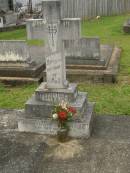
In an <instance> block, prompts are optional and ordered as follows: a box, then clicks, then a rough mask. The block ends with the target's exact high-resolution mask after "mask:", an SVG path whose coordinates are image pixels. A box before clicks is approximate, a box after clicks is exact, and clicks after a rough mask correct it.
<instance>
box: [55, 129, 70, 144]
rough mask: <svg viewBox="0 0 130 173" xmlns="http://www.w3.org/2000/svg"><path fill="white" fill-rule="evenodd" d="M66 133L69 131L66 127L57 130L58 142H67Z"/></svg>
mask: <svg viewBox="0 0 130 173" xmlns="http://www.w3.org/2000/svg"><path fill="white" fill-rule="evenodd" d="M68 133H69V129H68V128H59V129H58V131H57V139H58V141H59V142H67V141H68V140H69V137H68Z"/></svg>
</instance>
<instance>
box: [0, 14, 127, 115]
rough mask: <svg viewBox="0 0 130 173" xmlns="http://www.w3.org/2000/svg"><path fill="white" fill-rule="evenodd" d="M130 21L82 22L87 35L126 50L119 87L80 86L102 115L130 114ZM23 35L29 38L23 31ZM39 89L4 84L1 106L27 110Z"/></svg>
mask: <svg viewBox="0 0 130 173" xmlns="http://www.w3.org/2000/svg"><path fill="white" fill-rule="evenodd" d="M127 18H130V15H129V14H126V15H121V16H111V17H101V18H100V19H99V20H96V19H92V20H88V21H84V22H83V23H82V34H83V35H84V36H99V37H100V40H101V43H104V44H108V43H109V44H115V45H117V46H119V47H121V48H122V50H123V51H122V56H121V60H120V72H119V77H118V79H119V82H118V83H117V84H89V83H82V84H79V90H80V91H85V92H88V95H89V100H91V101H93V102H96V112H97V113H99V114H113V115H119V114H124V115H130V34H124V33H123V31H122V25H123V23H124V21H125V20H126V19H127ZM22 32H24V31H22ZM19 36H20V37H21V36H22V37H23V38H24V37H25V36H24V35H22V33H21V32H20V33H19ZM10 38H11V36H10ZM17 38H18V35H17ZM0 39H1V33H0ZM2 39H3V38H2ZM36 87H37V86H36V85H26V86H22V87H14V88H10V87H4V86H1V85H0V107H1V108H23V107H24V103H25V102H26V100H27V98H29V97H30V96H31V95H32V93H33V92H34V90H35V88H36Z"/></svg>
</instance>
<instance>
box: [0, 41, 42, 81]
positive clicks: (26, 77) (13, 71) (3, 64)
mask: <svg viewBox="0 0 130 173" xmlns="http://www.w3.org/2000/svg"><path fill="white" fill-rule="evenodd" d="M35 58H36V57H35ZM43 70H44V63H38V62H37V61H36V60H34V59H32V57H31V56H30V49H29V47H28V45H27V43H26V41H21V40H17V41H14V40H6V41H0V81H1V82H4V83H7V84H15V83H17V84H19V83H30V82H31V83H32V82H36V83H37V82H38V81H40V80H41V79H42V72H43Z"/></svg>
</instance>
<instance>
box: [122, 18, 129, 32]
mask: <svg viewBox="0 0 130 173" xmlns="http://www.w3.org/2000/svg"><path fill="white" fill-rule="evenodd" d="M123 31H124V32H125V33H130V19H128V20H127V21H125V23H124V25H123Z"/></svg>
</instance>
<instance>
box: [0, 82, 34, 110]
mask: <svg viewBox="0 0 130 173" xmlns="http://www.w3.org/2000/svg"><path fill="white" fill-rule="evenodd" d="M36 87H37V86H36V85H24V86H17V87H9V86H8V87H7V86H6V87H5V86H4V85H2V84H0V108H10V109H21V108H23V107H24V104H25V102H26V101H27V99H28V98H29V97H30V96H31V95H32V94H33V93H34V90H35V88H36Z"/></svg>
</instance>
